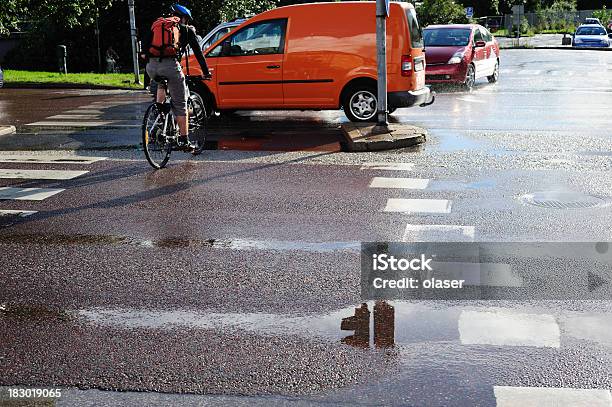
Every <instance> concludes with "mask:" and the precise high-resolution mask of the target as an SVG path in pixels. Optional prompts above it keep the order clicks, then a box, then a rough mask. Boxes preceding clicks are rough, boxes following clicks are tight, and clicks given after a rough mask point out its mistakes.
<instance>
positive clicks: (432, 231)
mask: <svg viewBox="0 0 612 407" xmlns="http://www.w3.org/2000/svg"><path fill="white" fill-rule="evenodd" d="M475 234H476V230H475V228H474V226H457V225H412V224H408V225H406V230H405V231H404V236H403V237H402V241H404V242H473V241H474V236H475Z"/></svg>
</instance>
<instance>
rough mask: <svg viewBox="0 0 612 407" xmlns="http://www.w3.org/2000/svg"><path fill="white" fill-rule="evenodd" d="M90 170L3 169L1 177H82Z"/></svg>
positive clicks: (52, 178)
mask: <svg viewBox="0 0 612 407" xmlns="http://www.w3.org/2000/svg"><path fill="white" fill-rule="evenodd" d="M88 172H89V171H59V170H15V169H1V168H0V178H6V179H40V180H67V179H73V178H76V177H80V176H81V175H84V174H87V173H88Z"/></svg>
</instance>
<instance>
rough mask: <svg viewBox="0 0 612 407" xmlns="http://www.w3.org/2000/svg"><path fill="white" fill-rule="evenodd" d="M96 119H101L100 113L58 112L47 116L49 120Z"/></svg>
mask: <svg viewBox="0 0 612 407" xmlns="http://www.w3.org/2000/svg"><path fill="white" fill-rule="evenodd" d="M49 119H53V120H96V119H100V115H99V114H56V115H55V116H49V117H47V120H49Z"/></svg>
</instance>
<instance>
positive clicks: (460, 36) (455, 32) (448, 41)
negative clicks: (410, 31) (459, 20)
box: [423, 28, 472, 47]
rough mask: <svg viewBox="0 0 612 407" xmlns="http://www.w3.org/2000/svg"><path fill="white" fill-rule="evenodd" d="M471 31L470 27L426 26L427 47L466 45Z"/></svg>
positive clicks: (424, 33) (424, 32) (424, 34)
mask: <svg viewBox="0 0 612 407" xmlns="http://www.w3.org/2000/svg"><path fill="white" fill-rule="evenodd" d="M471 32H472V30H470V29H468V28H426V29H425V30H424V31H423V36H424V37H425V46H426V47H464V46H466V45H468V42H470V34H471Z"/></svg>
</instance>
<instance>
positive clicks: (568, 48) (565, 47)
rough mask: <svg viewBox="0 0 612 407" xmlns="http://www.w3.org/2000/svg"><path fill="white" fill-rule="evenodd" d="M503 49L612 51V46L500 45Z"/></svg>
mask: <svg viewBox="0 0 612 407" xmlns="http://www.w3.org/2000/svg"><path fill="white" fill-rule="evenodd" d="M500 48H501V49H554V50H557V49H562V50H572V51H612V48H601V47H592V48H591V47H580V48H575V47H569V46H562V45H559V46H551V47H542V46H538V47H532V46H519V47H500Z"/></svg>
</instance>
